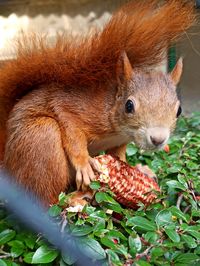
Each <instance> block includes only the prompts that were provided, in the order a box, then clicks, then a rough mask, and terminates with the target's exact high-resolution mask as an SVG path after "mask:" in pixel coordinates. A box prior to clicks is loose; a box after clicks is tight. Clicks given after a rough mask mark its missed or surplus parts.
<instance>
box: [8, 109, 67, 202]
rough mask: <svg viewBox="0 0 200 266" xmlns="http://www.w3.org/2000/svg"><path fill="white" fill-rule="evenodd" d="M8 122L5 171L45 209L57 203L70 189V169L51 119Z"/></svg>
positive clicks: (58, 130) (55, 123) (59, 135)
mask: <svg viewBox="0 0 200 266" xmlns="http://www.w3.org/2000/svg"><path fill="white" fill-rule="evenodd" d="M16 116H17V113H16V114H15V113H13V115H12V117H11V118H10V120H9V121H8V128H7V132H8V138H7V143H6V149H5V156H4V164H5V167H6V168H7V169H8V170H9V171H10V173H11V174H12V175H13V176H14V178H15V180H16V182H17V183H18V184H21V185H22V186H24V187H25V189H26V190H28V191H32V192H34V195H36V197H38V198H40V199H41V200H42V201H43V202H44V203H45V205H48V204H50V203H51V204H52V203H56V202H57V201H58V195H59V194H60V192H62V191H65V190H66V188H68V187H69V173H68V172H69V169H68V162H67V160H66V155H65V152H64V149H63V147H62V140H61V133H60V129H59V126H58V124H57V122H56V121H55V120H54V119H52V118H50V117H36V118H33V119H31V118H30V119H29V118H27V117H26V118H24V121H23V120H20V121H19V120H17V119H16Z"/></svg>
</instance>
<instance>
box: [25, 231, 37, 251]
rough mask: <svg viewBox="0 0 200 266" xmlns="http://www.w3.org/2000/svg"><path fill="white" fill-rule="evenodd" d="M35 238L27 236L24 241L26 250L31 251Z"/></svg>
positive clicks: (30, 235)
mask: <svg viewBox="0 0 200 266" xmlns="http://www.w3.org/2000/svg"><path fill="white" fill-rule="evenodd" d="M36 240H37V237H36V236H35V235H33V234H30V233H29V234H27V236H26V238H25V239H24V241H25V244H26V246H27V247H28V248H30V249H33V248H34V247H35V244H36Z"/></svg>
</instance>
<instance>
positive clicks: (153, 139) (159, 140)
mask: <svg viewBox="0 0 200 266" xmlns="http://www.w3.org/2000/svg"><path fill="white" fill-rule="evenodd" d="M150 139H151V142H152V143H153V144H154V145H155V146H159V145H161V144H163V143H164V142H165V139H166V138H162V137H154V136H150Z"/></svg>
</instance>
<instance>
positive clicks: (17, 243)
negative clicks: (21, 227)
mask: <svg viewBox="0 0 200 266" xmlns="http://www.w3.org/2000/svg"><path fill="white" fill-rule="evenodd" d="M8 245H9V246H11V247H15V248H21V249H23V248H25V246H24V243H23V242H22V241H19V240H12V241H10V242H9V243H8Z"/></svg>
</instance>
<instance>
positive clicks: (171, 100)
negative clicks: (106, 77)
mask: <svg viewBox="0 0 200 266" xmlns="http://www.w3.org/2000/svg"><path fill="white" fill-rule="evenodd" d="M181 73H182V59H179V60H178V62H177V64H176V66H175V67H174V69H173V71H172V72H171V73H169V74H164V73H161V72H157V73H156V72H144V71H142V70H135V71H134V70H133V69H132V67H131V64H130V62H129V59H128V57H127V55H126V53H123V55H122V56H121V58H120V60H119V63H118V67H117V74H118V75H117V77H118V89H117V95H116V100H117V101H118V104H117V105H116V106H118V107H117V109H116V110H115V117H116V116H117V117H118V119H120V123H119V124H120V130H121V131H122V132H123V133H125V134H126V135H127V136H128V137H129V138H130V139H132V140H133V141H134V142H135V144H136V145H137V146H139V147H140V148H142V149H144V150H154V149H157V148H161V147H163V146H164V145H165V144H166V143H167V141H168V139H169V137H170V134H171V132H172V131H173V130H174V128H175V124H176V120H177V117H178V116H179V115H180V114H181V106H180V101H179V100H178V98H177V93H176V85H177V84H178V82H179V80H180V77H181Z"/></svg>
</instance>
